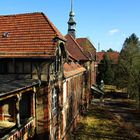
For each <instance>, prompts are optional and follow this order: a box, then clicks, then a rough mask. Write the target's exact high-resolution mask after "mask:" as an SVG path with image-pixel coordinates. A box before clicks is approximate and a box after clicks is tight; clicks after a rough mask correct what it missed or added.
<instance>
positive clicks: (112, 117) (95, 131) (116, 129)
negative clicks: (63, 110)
mask: <svg viewBox="0 0 140 140" xmlns="http://www.w3.org/2000/svg"><path fill="white" fill-rule="evenodd" d="M134 104H135V103H134V101H133V100H128V99H110V98H109V99H105V100H104V104H99V103H98V102H96V103H92V104H91V105H90V107H89V109H88V110H87V111H86V112H85V114H84V115H83V116H82V117H81V118H80V121H79V122H78V126H77V128H76V129H75V131H74V132H73V133H72V134H71V136H70V140H134V139H135V140H140V113H139V111H138V110H137V109H136V108H135V106H134Z"/></svg>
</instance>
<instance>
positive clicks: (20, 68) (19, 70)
mask: <svg viewBox="0 0 140 140" xmlns="http://www.w3.org/2000/svg"><path fill="white" fill-rule="evenodd" d="M15 68H16V73H23V62H16V66H15Z"/></svg>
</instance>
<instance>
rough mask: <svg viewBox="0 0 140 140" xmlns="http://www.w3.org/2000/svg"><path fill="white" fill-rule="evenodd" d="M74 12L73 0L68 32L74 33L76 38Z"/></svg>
mask: <svg viewBox="0 0 140 140" xmlns="http://www.w3.org/2000/svg"><path fill="white" fill-rule="evenodd" d="M74 16H75V14H74V12H73V0H71V11H70V14H69V21H68V34H70V35H72V36H73V37H74V38H75V37H76V22H75V20H74Z"/></svg>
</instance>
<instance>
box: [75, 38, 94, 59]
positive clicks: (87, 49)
mask: <svg viewBox="0 0 140 140" xmlns="http://www.w3.org/2000/svg"><path fill="white" fill-rule="evenodd" d="M76 41H77V42H78V44H79V45H80V46H81V47H82V49H83V52H84V54H85V55H86V56H87V57H88V58H89V59H91V60H95V56H96V49H95V48H94V46H93V44H92V43H91V42H90V40H89V39H87V38H77V39H76Z"/></svg>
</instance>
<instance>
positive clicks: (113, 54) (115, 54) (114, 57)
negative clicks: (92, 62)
mask: <svg viewBox="0 0 140 140" xmlns="http://www.w3.org/2000/svg"><path fill="white" fill-rule="evenodd" d="M104 54H105V52H97V61H98V62H99V63H100V61H101V60H102V59H103V56H104ZM107 54H108V55H109V57H110V59H111V60H113V63H114V64H117V63H118V59H119V52H107Z"/></svg>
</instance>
